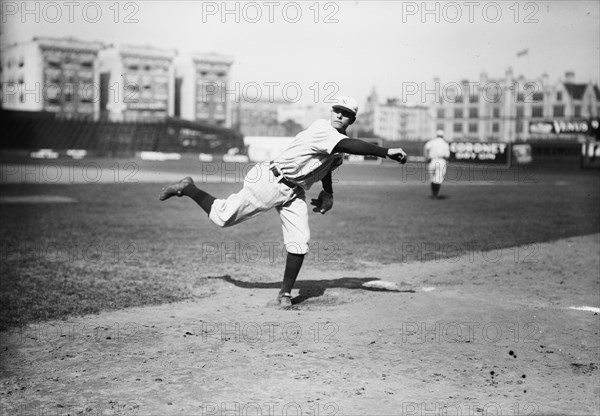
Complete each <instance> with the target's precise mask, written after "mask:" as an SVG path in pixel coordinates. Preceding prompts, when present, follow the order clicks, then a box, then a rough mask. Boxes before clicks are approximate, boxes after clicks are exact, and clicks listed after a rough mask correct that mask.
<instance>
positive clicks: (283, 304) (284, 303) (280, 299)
mask: <svg viewBox="0 0 600 416" xmlns="http://www.w3.org/2000/svg"><path fill="white" fill-rule="evenodd" d="M276 303H277V306H278V307H279V308H281V309H288V308H291V307H292V295H290V294H289V293H287V292H286V293H280V294H279V295H277V300H276Z"/></svg>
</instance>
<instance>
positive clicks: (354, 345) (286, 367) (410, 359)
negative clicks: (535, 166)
mask: <svg viewBox="0 0 600 416" xmlns="http://www.w3.org/2000/svg"><path fill="white" fill-rule="evenodd" d="M538 247H539V250H537V251H536V253H535V255H529V256H525V257H519V256H516V255H513V254H514V253H519V252H520V249H519V248H513V249H507V250H505V251H503V254H505V255H503V256H498V253H486V254H484V255H478V256H463V257H460V258H458V259H456V258H454V259H451V260H450V259H446V260H443V259H440V260H438V261H431V262H426V263H419V262H416V263H404V264H389V265H381V264H376V263H373V264H370V265H365V270H361V271H360V272H352V271H348V270H337V269H334V270H330V271H326V272H325V271H323V270H319V269H318V268H315V267H311V265H310V264H308V265H307V268H306V269H305V270H303V272H302V274H301V276H300V280H301V281H299V282H298V285H297V290H295V291H294V293H293V295H294V296H296V302H297V305H296V306H295V307H294V309H293V310H287V311H285V310H277V309H274V308H272V307H269V306H267V304H268V302H269V300H270V299H272V298H273V297H274V295H275V294H276V292H277V285H276V284H275V283H267V284H261V283H252V282H240V281H237V280H235V279H233V278H230V277H229V276H213V278H209V279H208V283H207V284H206V285H203V286H200V287H198V288H197V289H196V293H194V296H195V299H194V300H193V301H185V302H179V303H174V304H167V305H161V306H153V307H144V308H130V309H125V310H120V311H116V312H105V313H101V314H98V315H91V316H86V317H83V318H75V319H68V320H65V321H52V322H44V323H39V324H33V325H29V326H27V327H24V328H20V329H13V330H10V331H8V332H3V333H2V341H1V349H2V379H3V384H2V387H1V391H0V398H1V400H2V407H3V412H2V414H12V413H11V412H15V411H16V412H18V411H20V412H21V413H18V414H36V415H37V414H52V415H54V414H61V415H66V414H71V415H73V414H85V415H87V414H94V415H96V414H103V415H105V414H121V415H125V414H127V415H165V414H177V415H192V414H204V415H217V414H229V415H234V414H235V415H238V414H263V415H279V414H302V415H317V414H319V415H335V414H337V415H384V414H386V415H387V414H405V415H423V414H428V415H432V414H433V415H438V414H439V415H442V414H449V415H454V414H462V415H485V414H488V415H492V414H494V415H497V414H503V415H540V414H563V415H565V414H568V415H582V414H598V409H599V406H600V402H599V399H598V397H599V396H600V388H599V386H600V372H599V369H598V366H599V363H600V360H599V344H598V343H599V339H600V338H599V336H598V335H599V334H598V332H599V316H598V314H597V313H594V312H586V311H579V310H573V309H569V308H570V307H572V306H591V307H596V308H597V307H598V306H600V305H599V304H598V292H599V290H600V282H599V280H598V271H599V270H600V261H599V257H598V253H599V250H600V234H593V235H589V236H583V237H573V238H568V239H563V240H559V241H556V242H553V243H544V244H540V245H539V246H538ZM524 250H525V249H524ZM509 251H510V253H513V254H511V255H508V252H509ZM523 252H525V251H523ZM265 273H272V270H270V271H269V270H265ZM207 278H208V277H207ZM376 278H377V279H383V280H389V281H392V282H395V283H397V284H398V285H399V286H400V288H401V290H402V291H401V292H393V293H392V292H378V291H369V290H365V289H362V288H361V285H362V283H364V282H365V281H368V280H373V279H376ZM298 289H299V290H298ZM298 301H300V302H299V303H298ZM43 411H47V413H42V412H43ZM36 412H37V413H36Z"/></svg>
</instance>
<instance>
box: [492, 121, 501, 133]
mask: <svg viewBox="0 0 600 416" xmlns="http://www.w3.org/2000/svg"><path fill="white" fill-rule="evenodd" d="M499 131H500V123H492V133H498V132H499Z"/></svg>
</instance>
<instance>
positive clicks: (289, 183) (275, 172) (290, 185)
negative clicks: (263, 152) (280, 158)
mask: <svg viewBox="0 0 600 416" xmlns="http://www.w3.org/2000/svg"><path fill="white" fill-rule="evenodd" d="M269 170H270V171H271V172H273V176H275V177H276V178H279V177H280V176H281V179H279V182H281V183H282V184H284V185H285V186H287V187H288V188H291V189H294V188H295V187H296V186H298V185H296V184H295V183H294V182H292V181H290V180H289V179H288V178H286V177H285V176H283V174H282V173H281V172H280V171H279V169H277V166H275V165H273V164H272V163H271V167H270V168H269Z"/></svg>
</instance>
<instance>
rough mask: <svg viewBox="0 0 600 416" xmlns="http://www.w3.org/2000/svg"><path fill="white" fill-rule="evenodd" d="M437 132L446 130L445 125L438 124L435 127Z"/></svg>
mask: <svg viewBox="0 0 600 416" xmlns="http://www.w3.org/2000/svg"><path fill="white" fill-rule="evenodd" d="M435 129H436V130H444V123H438V124H436V125H435Z"/></svg>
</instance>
